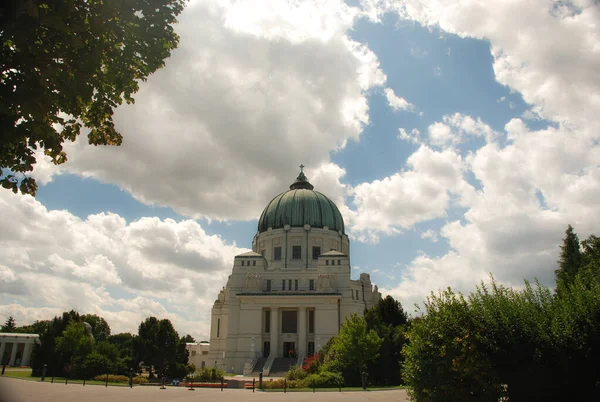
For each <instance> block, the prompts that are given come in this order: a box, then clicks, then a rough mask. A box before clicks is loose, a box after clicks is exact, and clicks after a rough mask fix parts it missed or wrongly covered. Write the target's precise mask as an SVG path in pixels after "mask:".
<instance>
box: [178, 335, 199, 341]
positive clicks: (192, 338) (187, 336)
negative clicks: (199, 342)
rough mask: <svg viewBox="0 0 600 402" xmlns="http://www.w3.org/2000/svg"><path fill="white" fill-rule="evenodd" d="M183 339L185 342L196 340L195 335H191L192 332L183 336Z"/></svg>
mask: <svg viewBox="0 0 600 402" xmlns="http://www.w3.org/2000/svg"><path fill="white" fill-rule="evenodd" d="M181 340H182V341H183V342H185V343H194V342H196V340H195V339H194V337H193V336H191V335H190V334H187V335H186V336H184V337H183V338H182V339H181Z"/></svg>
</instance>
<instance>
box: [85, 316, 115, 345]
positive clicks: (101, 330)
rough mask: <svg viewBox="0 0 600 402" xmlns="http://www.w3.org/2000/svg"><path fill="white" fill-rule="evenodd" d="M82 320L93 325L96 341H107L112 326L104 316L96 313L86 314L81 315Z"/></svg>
mask: <svg viewBox="0 0 600 402" xmlns="http://www.w3.org/2000/svg"><path fill="white" fill-rule="evenodd" d="M81 321H84V322H87V323H88V324H90V325H91V326H92V333H93V334H94V339H95V340H96V341H98V342H101V341H105V340H107V339H108V337H109V336H110V327H109V326H108V323H107V322H106V320H105V319H104V318H102V317H100V316H98V315H96V314H84V315H82V316H81Z"/></svg>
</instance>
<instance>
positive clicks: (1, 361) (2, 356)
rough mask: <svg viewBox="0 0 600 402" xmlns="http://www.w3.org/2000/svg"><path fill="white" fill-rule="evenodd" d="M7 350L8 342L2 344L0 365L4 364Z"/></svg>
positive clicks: (0, 347) (0, 346)
mask: <svg viewBox="0 0 600 402" xmlns="http://www.w3.org/2000/svg"><path fill="white" fill-rule="evenodd" d="M5 349H6V341H3V342H2V345H0V365H2V364H3V363H4V350H5Z"/></svg>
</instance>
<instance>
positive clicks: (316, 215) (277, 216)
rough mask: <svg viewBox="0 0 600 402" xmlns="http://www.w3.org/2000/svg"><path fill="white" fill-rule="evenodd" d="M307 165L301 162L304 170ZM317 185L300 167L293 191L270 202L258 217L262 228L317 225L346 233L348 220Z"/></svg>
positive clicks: (290, 190) (292, 186) (262, 229)
mask: <svg viewBox="0 0 600 402" xmlns="http://www.w3.org/2000/svg"><path fill="white" fill-rule="evenodd" d="M303 167H304V166H302V165H300V169H302V168H303ZM313 188H314V187H313V185H312V184H310V183H309V182H308V179H307V178H306V176H305V175H304V173H303V172H302V170H300V174H299V175H298V177H297V178H296V181H295V182H294V183H293V184H292V185H291V186H290V189H289V191H286V192H284V193H281V194H279V195H278V196H276V197H275V198H273V199H272V200H271V202H269V204H268V205H267V207H266V208H265V210H264V211H263V213H262V214H261V215H260V219H259V220H258V231H259V232H266V231H267V229H269V228H270V227H271V228H273V229H282V228H283V227H284V226H285V225H290V226H291V227H303V226H304V225H310V226H311V227H315V228H323V227H325V226H327V227H328V228H329V229H330V230H335V231H336V232H337V231H338V230H341V231H342V233H343V232H344V219H342V214H341V213H340V210H339V209H338V208H337V207H336V206H335V204H334V203H333V201H331V200H330V199H329V198H327V197H326V196H324V195H323V194H321V193H319V192H318V191H314V190H313Z"/></svg>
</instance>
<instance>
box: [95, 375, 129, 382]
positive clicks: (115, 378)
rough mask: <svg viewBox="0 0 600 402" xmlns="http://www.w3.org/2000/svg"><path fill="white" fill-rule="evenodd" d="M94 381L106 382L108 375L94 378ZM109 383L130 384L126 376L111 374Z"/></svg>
mask: <svg viewBox="0 0 600 402" xmlns="http://www.w3.org/2000/svg"><path fill="white" fill-rule="evenodd" d="M94 380H96V381H106V374H100V375H97V376H96V377H94ZM108 382H129V377H127V376H126V375H115V374H109V375H108Z"/></svg>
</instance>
